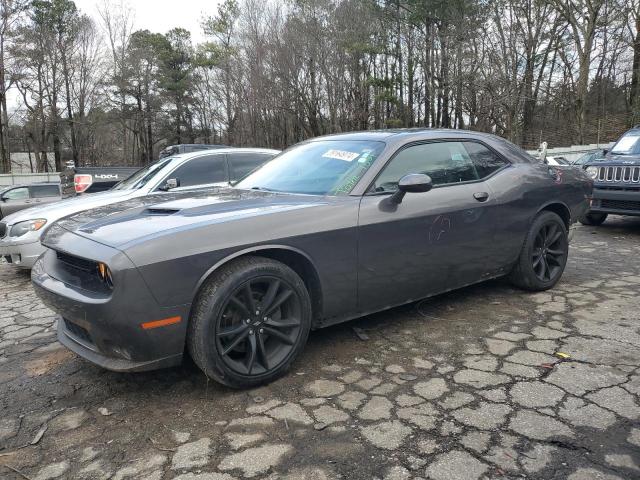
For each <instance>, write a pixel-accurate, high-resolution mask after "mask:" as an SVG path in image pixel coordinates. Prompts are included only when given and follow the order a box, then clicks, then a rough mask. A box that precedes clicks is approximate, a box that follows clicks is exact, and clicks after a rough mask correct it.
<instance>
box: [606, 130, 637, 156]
mask: <svg viewBox="0 0 640 480" xmlns="http://www.w3.org/2000/svg"><path fill="white" fill-rule="evenodd" d="M638 139H640V133H632V134H627V135H624V136H623V137H622V138H621V139H620V140H618V142H617V143H616V144H615V145H614V146H613V148H612V149H611V153H613V154H616V155H629V154H632V153H640V142H638Z"/></svg>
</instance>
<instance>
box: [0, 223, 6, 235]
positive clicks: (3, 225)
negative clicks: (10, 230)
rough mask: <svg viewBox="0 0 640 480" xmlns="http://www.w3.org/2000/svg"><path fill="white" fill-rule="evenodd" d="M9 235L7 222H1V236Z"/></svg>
mask: <svg viewBox="0 0 640 480" xmlns="http://www.w3.org/2000/svg"><path fill="white" fill-rule="evenodd" d="M6 236H7V224H6V223H3V222H0V238H4V237H6Z"/></svg>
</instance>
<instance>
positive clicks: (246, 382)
mask: <svg viewBox="0 0 640 480" xmlns="http://www.w3.org/2000/svg"><path fill="white" fill-rule="evenodd" d="M310 327H311V301H310V298H309V293H308V291H307V289H306V287H305V284H304V282H303V281H302V279H301V278H300V277H299V276H298V275H297V274H296V272H294V271H293V270H292V269H291V268H289V267H288V266H286V265H284V264H283V263H280V262H277V261H275V260H271V259H268V258H262V257H245V258H241V259H238V260H235V261H232V262H230V263H229V264H228V265H226V266H224V267H222V269H221V270H220V271H218V272H216V273H215V274H214V275H213V276H212V277H211V278H210V279H209V280H208V281H207V283H206V284H205V285H204V286H203V287H202V289H201V291H200V293H199V295H198V298H197V300H196V302H195V306H194V310H193V313H192V315H191V319H190V323H189V332H188V335H187V348H188V349H189V353H190V354H191V357H192V358H193V360H194V362H195V363H196V364H197V365H198V366H199V367H200V368H201V369H202V370H203V371H204V373H205V374H206V375H207V376H208V377H210V378H212V379H214V380H216V381H218V382H220V383H223V384H225V385H227V386H230V387H233V388H251V387H254V386H258V385H261V384H265V383H268V382H271V381H273V380H275V379H276V378H278V377H280V376H282V375H284V373H285V372H286V371H287V370H288V369H289V366H290V365H291V363H292V362H293V361H294V359H295V358H296V357H297V356H298V355H299V354H300V352H301V351H302V350H303V348H304V346H305V344H306V342H307V337H308V336H309V330H310Z"/></svg>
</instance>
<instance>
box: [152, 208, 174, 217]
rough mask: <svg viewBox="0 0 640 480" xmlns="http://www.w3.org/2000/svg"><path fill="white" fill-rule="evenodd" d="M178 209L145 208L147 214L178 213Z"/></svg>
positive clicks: (164, 214)
mask: <svg viewBox="0 0 640 480" xmlns="http://www.w3.org/2000/svg"><path fill="white" fill-rule="evenodd" d="M179 211H180V209H179V208H163V207H149V208H147V209H146V210H145V213H146V214H147V215H154V216H156V215H161V216H167V215H173V214H174V213H178V212H179Z"/></svg>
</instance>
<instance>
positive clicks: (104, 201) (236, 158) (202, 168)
mask: <svg viewBox="0 0 640 480" xmlns="http://www.w3.org/2000/svg"><path fill="white" fill-rule="evenodd" d="M277 153H278V151H277V150H269V149H258V148H220V149H215V150H207V151H199V152H194V153H187V154H180V155H174V156H170V157H165V158H163V159H160V160H158V161H157V162H155V163H153V164H151V165H149V166H147V167H145V168H143V169H140V170H138V171H137V172H136V173H134V174H133V175H131V176H130V177H129V178H127V179H126V180H123V181H121V182H119V183H118V184H116V185H115V186H113V187H112V188H111V189H110V190H108V191H103V192H99V193H94V194H91V195H87V196H80V197H74V198H69V199H66V200H63V201H60V202H56V203H51V204H49V205H46V206H40V207H38V208H28V209H26V210H22V211H19V212H16V213H13V214H10V215H8V216H6V217H4V218H3V219H2V220H1V221H0V256H1V257H4V259H5V260H6V261H7V262H8V263H11V264H14V265H17V266H20V267H23V268H31V267H32V266H33V264H34V262H35V261H36V259H37V258H38V256H40V254H42V252H43V251H44V247H43V246H42V245H41V243H40V240H41V237H42V235H43V234H44V233H45V232H46V231H47V230H48V228H49V227H50V226H51V225H52V224H53V223H54V222H56V221H57V220H59V219H61V218H63V217H66V216H68V215H71V214H73V213H76V212H80V211H83V210H88V209H91V208H98V207H103V206H105V205H109V204H111V203H116V202H122V201H125V200H129V199H132V198H137V197H144V196H146V195H149V194H152V193H157V192H166V191H169V190H172V191H190V190H194V189H198V188H204V187H214V186H218V187H220V186H227V185H229V184H230V183H231V182H233V181H237V180H239V179H240V178H242V177H243V176H244V175H246V174H247V173H248V172H250V171H251V170H253V169H255V168H256V167H258V166H259V165H261V164H262V163H264V162H266V161H267V160H269V159H271V158H272V157H273V156H274V155H276V154H277ZM54 186H55V189H56V192H57V196H56V197H55V198H53V197H51V199H53V200H59V199H60V189H59V188H60V187H59V186H58V185H57V184H53V185H47V187H48V188H53V187H54ZM17 188H18V189H22V190H19V191H18V193H15V192H16V190H17V189H13V190H9V192H8V193H7V195H8V196H12V197H17V196H19V195H26V194H28V193H30V192H31V191H32V189H33V190H34V191H37V190H38V189H40V188H41V186H40V185H33V186H30V187H17ZM19 192H27V193H22V194H20V193H19ZM4 195H5V194H3V198H4ZM36 200H38V199H34V200H33V201H34V202H35V201H36ZM42 200H43V199H42ZM27 201H31V200H30V199H26V200H13V199H9V197H7V201H6V202H5V201H2V202H0V203H1V204H2V205H5V204H6V205H8V206H9V207H8V208H11V206H12V205H13V206H14V209H13V210H11V211H15V210H17V209H18V205H21V206H31V205H35V204H37V203H31V204H26V202H27ZM20 202H21V203H20ZM40 203H44V202H43V201H42V202H40ZM8 213H10V212H9V211H8Z"/></svg>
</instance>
